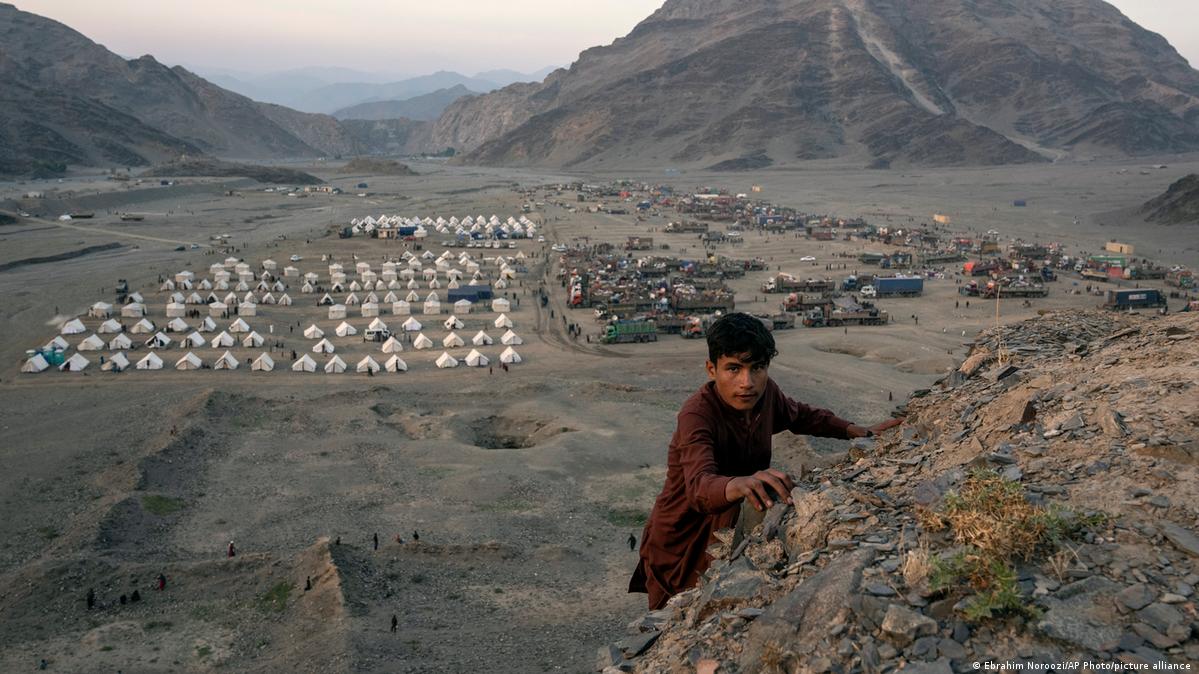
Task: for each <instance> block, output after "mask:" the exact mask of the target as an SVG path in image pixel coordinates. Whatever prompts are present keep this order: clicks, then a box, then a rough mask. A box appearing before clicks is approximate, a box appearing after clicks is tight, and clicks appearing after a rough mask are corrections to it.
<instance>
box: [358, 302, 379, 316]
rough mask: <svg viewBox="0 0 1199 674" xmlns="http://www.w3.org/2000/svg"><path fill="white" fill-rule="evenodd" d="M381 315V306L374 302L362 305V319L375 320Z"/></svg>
mask: <svg viewBox="0 0 1199 674" xmlns="http://www.w3.org/2000/svg"><path fill="white" fill-rule="evenodd" d="M378 315H379V305H378V304H375V303H374V302H367V303H366V304H363V305H362V317H363V318H374V317H375V316H378Z"/></svg>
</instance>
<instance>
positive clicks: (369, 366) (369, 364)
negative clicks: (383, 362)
mask: <svg viewBox="0 0 1199 674" xmlns="http://www.w3.org/2000/svg"><path fill="white" fill-rule="evenodd" d="M357 370H358V372H366V371H367V370H370V371H371V372H378V371H379V370H380V368H379V364H378V363H376V362H375V359H374V358H371V357H370V356H367V357H366V358H363V359H362V360H360V361H358V367H357Z"/></svg>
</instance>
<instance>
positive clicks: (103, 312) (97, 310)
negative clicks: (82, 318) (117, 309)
mask: <svg viewBox="0 0 1199 674" xmlns="http://www.w3.org/2000/svg"><path fill="white" fill-rule="evenodd" d="M87 315H88V316H91V317H92V318H108V317H109V316H111V315H112V305H111V304H109V303H108V302H96V303H95V304H93V305H92V307H91V308H90V309H88V310H87Z"/></svg>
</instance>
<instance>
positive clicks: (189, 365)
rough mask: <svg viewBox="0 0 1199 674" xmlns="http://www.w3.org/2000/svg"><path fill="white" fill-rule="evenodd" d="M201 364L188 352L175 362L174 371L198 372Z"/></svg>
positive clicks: (194, 355)
mask: <svg viewBox="0 0 1199 674" xmlns="http://www.w3.org/2000/svg"><path fill="white" fill-rule="evenodd" d="M202 364H203V362H202V361H201V360H200V358H199V357H198V356H196V354H194V353H192V352H191V351H188V352H187V353H186V354H184V356H183V357H182V358H180V359H179V360H177V361H175V369H176V370H199V369H200V365H202Z"/></svg>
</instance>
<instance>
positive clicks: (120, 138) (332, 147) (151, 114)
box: [0, 4, 355, 173]
mask: <svg viewBox="0 0 1199 674" xmlns="http://www.w3.org/2000/svg"><path fill="white" fill-rule="evenodd" d="M0 97H2V100H3V105H0V135H2V136H3V140H4V142H3V143H0V148H3V149H0V163H2V165H0V172H7V173H22V172H27V170H28V168H29V167H32V166H36V165H38V164H39V162H40V163H46V162H50V163H54V162H61V163H68V164H89V165H128V166H133V165H144V164H147V163H152V162H155V161H161V160H164V159H169V158H173V157H175V156H178V155H179V154H182V153H188V154H199V153H208V154H214V155H223V156H232V157H240V158H251V159H270V158H283V157H299V156H318V155H326V154H341V153H349V152H351V151H353V150H354V149H355V146H354V142H353V140H352V139H351V137H350V136H349V135H348V134H347V133H346V131H345V130H344V129H342V128H341V127H340V126H339V125H338V123H337V121H336V120H335V119H333V118H332V117H328V116H325V115H311V114H306V113H300V112H296V111H294V110H289V109H287V108H281V107H279V106H270V105H266V104H263V103H257V102H255V101H252V100H250V99H248V98H246V97H244V96H239V95H237V94H234V93H231V92H229V91H226V90H224V89H221V88H220V87H218V86H216V85H214V84H212V83H210V82H208V81H206V80H204V79H203V78H200V77H198V76H196V75H194V74H192V73H191V72H189V71H187V70H186V69H184V68H181V67H175V68H169V67H167V66H164V65H162V64H161V63H159V62H158V61H156V60H154V58H153V57H151V56H143V57H141V58H138V59H134V60H130V61H127V60H125V59H123V58H121V57H119V56H117V55H116V54H113V53H112V52H110V51H108V50H107V49H105V48H104V47H103V46H101V45H98V44H96V43H95V42H92V41H91V40H89V39H88V38H87V37H85V36H83V35H81V34H80V33H78V32H76V31H74V30H72V29H70V28H68V27H67V26H64V25H63V24H60V23H58V22H55V21H51V20H49V19H46V18H44V17H40V16H37V15H35V14H30V13H27V12H22V11H20V10H18V9H17V8H15V7H13V6H12V5H8V4H0Z"/></svg>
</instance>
